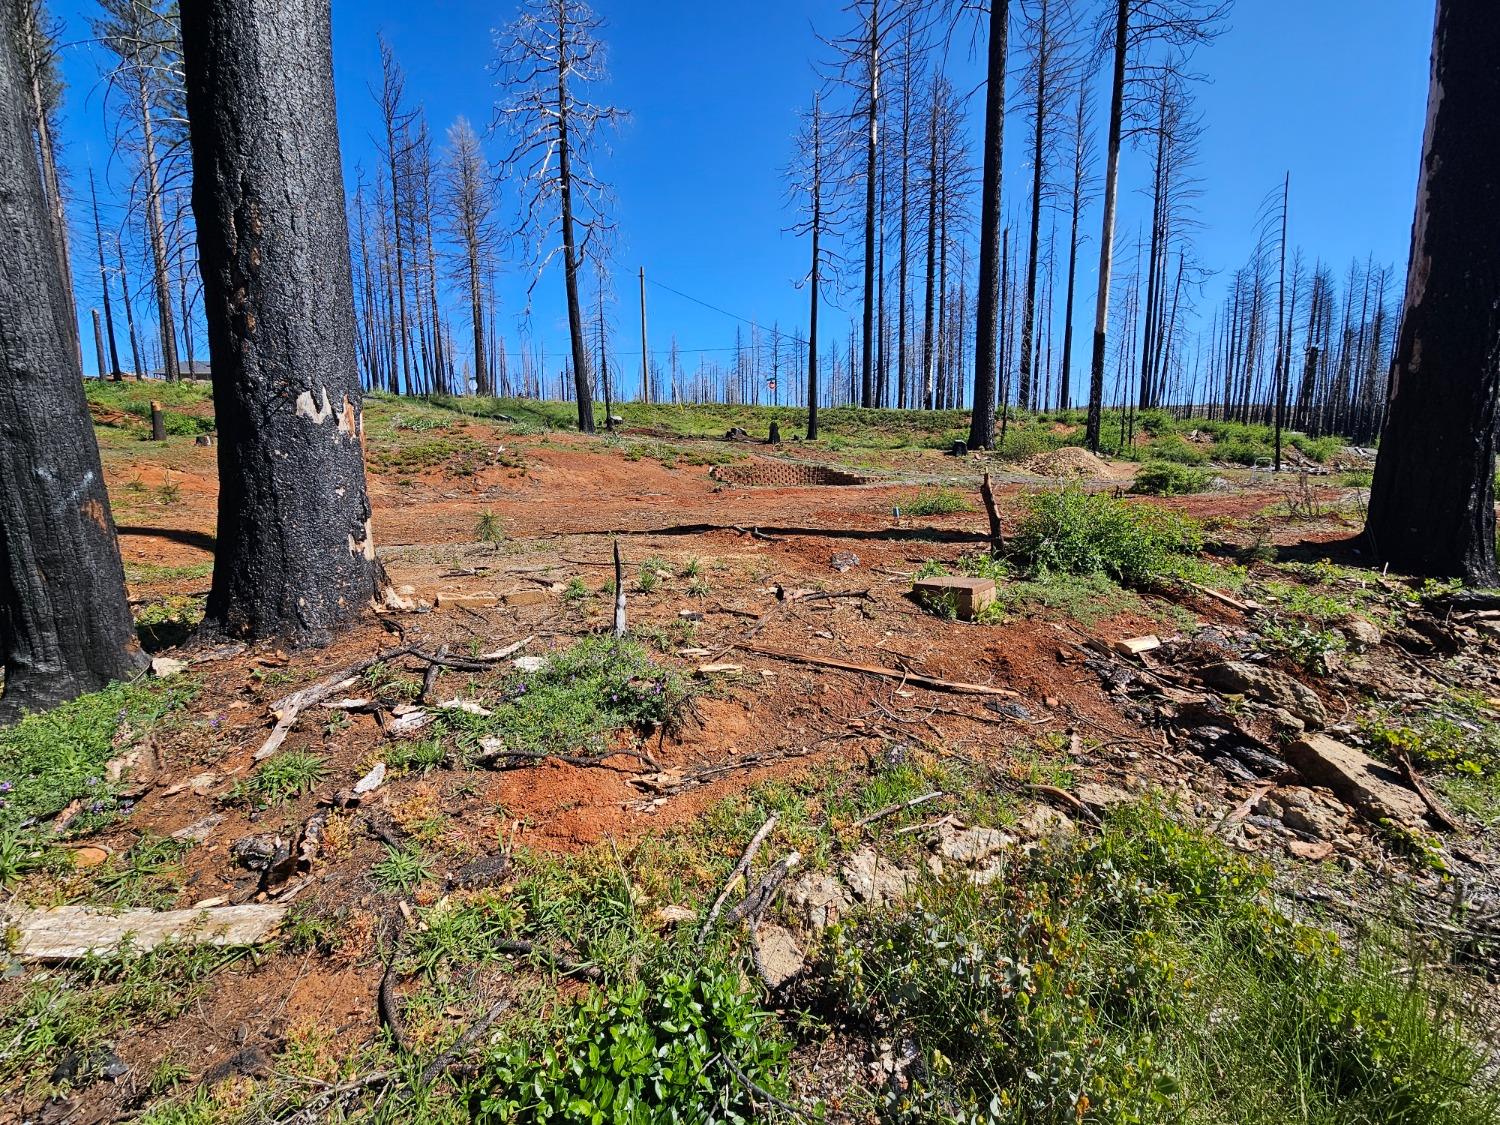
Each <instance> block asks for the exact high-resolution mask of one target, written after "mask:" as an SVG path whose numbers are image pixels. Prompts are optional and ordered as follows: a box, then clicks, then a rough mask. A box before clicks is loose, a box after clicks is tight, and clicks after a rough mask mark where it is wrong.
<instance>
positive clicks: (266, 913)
mask: <svg viewBox="0 0 1500 1125" xmlns="http://www.w3.org/2000/svg"><path fill="white" fill-rule="evenodd" d="M287 908H288V904H287V903H275V902H267V903H250V904H246V905H243V906H221V907H216V908H213V909H208V910H121V911H101V910H94V909H92V908H90V907H87V906H59V907H55V908H54V909H52V910H24V909H9V910H7V911H6V912H5V916H4V918H3V922H4V925H5V928H6V930H7V931H9V936H11V937H13V939H14V940H13V948H14V952H15V955H16V956H17V957H19V958H20V959H21V960H22V961H73V960H77V959H78V958H80V957H83V956H84V955H86V954H88V953H93V954H95V955H97V956H100V957H108V956H112V955H113V954H116V953H118V952H119V951H120V947H121V946H122V945H123V944H126V943H127V940H128V944H129V946H130V948H131V950H132V951H134V952H139V953H145V952H147V951H149V950H152V949H155V948H156V947H157V946H158V945H162V944H164V943H166V942H173V941H177V942H183V943H185V944H189V945H193V944H200V945H219V946H244V945H259V944H260V943H261V942H263V941H266V940H267V939H268V938H270V937H271V935H272V934H273V933H274V932H275V930H276V927H277V926H279V925H280V924H281V920H282V918H284V917H285V916H286V912H287Z"/></svg>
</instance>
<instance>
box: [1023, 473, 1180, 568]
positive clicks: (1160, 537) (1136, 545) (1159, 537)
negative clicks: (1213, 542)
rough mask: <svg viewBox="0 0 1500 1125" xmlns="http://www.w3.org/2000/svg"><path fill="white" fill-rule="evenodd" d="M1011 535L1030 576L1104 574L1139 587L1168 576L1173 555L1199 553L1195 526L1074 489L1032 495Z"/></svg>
mask: <svg viewBox="0 0 1500 1125" xmlns="http://www.w3.org/2000/svg"><path fill="white" fill-rule="evenodd" d="M1025 505H1026V514H1025V515H1024V516H1023V517H1022V519H1021V522H1020V524H1019V525H1018V526H1017V528H1016V533H1015V536H1014V537H1013V545H1014V551H1015V554H1016V557H1017V558H1018V559H1019V560H1020V561H1021V563H1022V565H1023V566H1024V567H1025V568H1026V569H1027V571H1028V572H1029V573H1030V574H1031V575H1032V576H1033V577H1035V576H1038V575H1044V574H1047V573H1049V572H1052V571H1060V572H1063V573H1067V574H1106V575H1108V576H1109V577H1111V578H1113V579H1115V580H1116V581H1117V582H1122V583H1124V584H1125V585H1127V586H1139V585H1144V584H1147V583H1149V582H1151V581H1152V580H1153V579H1155V578H1158V577H1161V576H1163V575H1166V574H1169V573H1170V572H1171V570H1172V566H1173V559H1174V556H1177V555H1181V554H1186V553H1189V552H1193V551H1196V550H1198V549H1199V547H1200V546H1201V540H1200V538H1199V531H1198V526H1197V524H1195V523H1194V522H1193V521H1191V520H1188V519H1185V518H1184V517H1182V516H1179V515H1177V514H1176V513H1174V512H1169V511H1166V510H1165V509H1162V508H1158V507H1155V506H1154V505H1150V504H1130V503H1126V502H1124V501H1120V500H1115V499H1112V498H1111V497H1109V496H1106V495H1103V494H1102V493H1089V492H1085V491H1084V490H1083V489H1081V488H1078V487H1069V488H1064V489H1058V490H1054V491H1048V492H1034V493H1031V494H1030V495H1028V496H1027V497H1026V498H1025Z"/></svg>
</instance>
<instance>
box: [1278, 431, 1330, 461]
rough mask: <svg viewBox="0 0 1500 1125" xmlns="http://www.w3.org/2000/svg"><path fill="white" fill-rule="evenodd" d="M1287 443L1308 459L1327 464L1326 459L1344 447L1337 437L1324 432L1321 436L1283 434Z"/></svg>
mask: <svg viewBox="0 0 1500 1125" xmlns="http://www.w3.org/2000/svg"><path fill="white" fill-rule="evenodd" d="M1283 436H1284V437H1285V438H1286V441H1287V444H1289V445H1291V446H1293V447H1294V448H1296V449H1297V451H1298V452H1300V453H1301V454H1302V456H1304V457H1306V458H1307V459H1308V460H1309V461H1316V462H1317V463H1318V464H1320V465H1323V464H1327V462H1328V459H1329V458H1330V457H1332V456H1333V455H1334V454H1335V453H1337V452H1338V451H1339V450H1340V449H1343V448H1344V443H1343V441H1342V440H1340V439H1339V438H1336V437H1334V436H1332V435H1331V434H1326V435H1324V436H1323V437H1319V438H1314V437H1308V436H1307V435H1306V434H1284V435H1283Z"/></svg>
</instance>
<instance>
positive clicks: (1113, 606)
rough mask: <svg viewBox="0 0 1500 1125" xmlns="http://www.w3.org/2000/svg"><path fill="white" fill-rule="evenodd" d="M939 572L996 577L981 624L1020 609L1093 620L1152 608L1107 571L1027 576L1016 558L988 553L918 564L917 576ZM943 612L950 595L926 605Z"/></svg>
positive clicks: (948, 612) (949, 610)
mask: <svg viewBox="0 0 1500 1125" xmlns="http://www.w3.org/2000/svg"><path fill="white" fill-rule="evenodd" d="M939 574H959V575H963V576H964V577H967V578H989V579H993V580H994V582H995V600H994V601H993V602H992V603H990V605H989V606H988V607H986V608H985V609H984V610H983V611H982V612H981V613H980V616H979V619H978V620H979V622H980V624H985V625H994V624H1000V623H1003V622H1005V621H1008V620H1010V619H1011V618H1013V617H1015V616H1017V615H1019V614H1031V613H1040V614H1042V615H1044V616H1049V617H1050V616H1058V617H1064V618H1068V619H1070V620H1073V621H1077V622H1079V623H1080V624H1083V625H1092V624H1095V623H1096V622H1098V621H1101V620H1103V619H1104V618H1106V617H1111V616H1113V615H1114V614H1117V613H1125V612H1135V613H1141V614H1146V613H1149V612H1150V607H1148V606H1147V604H1146V603H1145V601H1144V600H1142V599H1141V597H1140V596H1139V595H1137V594H1136V593H1135V592H1134V591H1131V590H1127V589H1124V588H1123V587H1121V586H1120V585H1119V584H1118V583H1116V582H1115V581H1114V579H1112V578H1110V577H1109V576H1108V575H1107V574H1100V573H1096V574H1070V573H1068V572H1065V571H1048V572H1046V573H1044V574H1039V575H1037V576H1036V577H1034V578H1033V577H1027V576H1026V574H1025V573H1023V572H1021V571H1019V570H1018V569H1017V567H1016V565H1015V564H1014V563H1012V562H1011V561H1009V560H1006V559H995V558H991V557H990V556H989V555H987V554H982V553H981V554H969V555H963V556H960V558H959V559H958V561H957V562H956V563H954V564H953V565H951V566H949V565H947V564H945V563H940V562H937V561H935V560H928V561H927V562H925V563H923V564H922V566H921V567H920V568H918V570H917V573H916V575H915V578H917V579H921V578H927V577H930V576H932V575H939ZM924 608H925V609H927V610H928V612H930V613H934V614H936V615H937V616H939V617H948V618H951V617H953V616H954V613H955V605H954V603H953V601H952V600H951V599H948V600H944V601H940V602H937V603H935V604H928V605H925V606H924Z"/></svg>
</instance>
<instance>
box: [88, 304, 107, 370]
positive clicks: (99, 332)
mask: <svg viewBox="0 0 1500 1125" xmlns="http://www.w3.org/2000/svg"><path fill="white" fill-rule="evenodd" d="M89 311H90V312H92V313H93V314H94V352H95V354H96V355H97V356H98V357H99V378H100V379H103V378H104V376H105V375H106V373H108V371H109V368H108V367H106V366H105V365H104V328H103V326H102V325H100V323H99V310H98V309H90V310H89Z"/></svg>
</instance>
